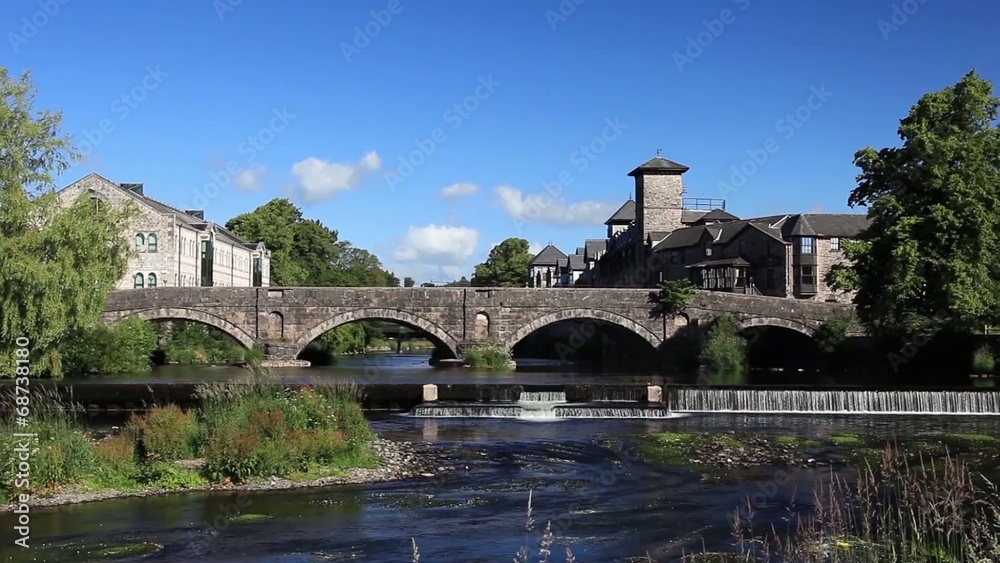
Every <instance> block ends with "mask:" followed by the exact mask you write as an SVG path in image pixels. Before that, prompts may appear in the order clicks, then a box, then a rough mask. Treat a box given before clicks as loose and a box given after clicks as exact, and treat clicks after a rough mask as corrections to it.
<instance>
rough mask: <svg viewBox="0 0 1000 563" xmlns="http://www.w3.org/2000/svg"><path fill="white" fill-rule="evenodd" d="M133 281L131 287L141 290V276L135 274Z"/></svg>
mask: <svg viewBox="0 0 1000 563" xmlns="http://www.w3.org/2000/svg"><path fill="white" fill-rule="evenodd" d="M134 279H135V283H134V284H133V285H132V287H133V288H135V289H142V281H143V277H142V274H136V275H135V278H134Z"/></svg>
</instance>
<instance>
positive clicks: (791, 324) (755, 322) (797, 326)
mask: <svg viewBox="0 0 1000 563" xmlns="http://www.w3.org/2000/svg"><path fill="white" fill-rule="evenodd" d="M736 326H737V327H738V328H739V329H740V330H746V329H748V328H754V327H764V328H766V327H769V326H775V327H782V328H787V329H789V330H794V331H795V332H798V333H801V334H804V335H806V336H808V337H810V338H812V336H813V333H814V332H815V330H814V329H813V328H812V327H810V326H809V325H807V324H805V323H803V322H799V321H793V320H791V319H779V318H775V317H752V318H749V319H744V320H742V321H738V322H737V323H736Z"/></svg>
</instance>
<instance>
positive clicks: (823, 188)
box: [0, 0, 1000, 281]
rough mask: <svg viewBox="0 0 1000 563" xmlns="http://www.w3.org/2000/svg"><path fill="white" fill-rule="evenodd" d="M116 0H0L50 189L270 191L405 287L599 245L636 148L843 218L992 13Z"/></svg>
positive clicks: (189, 202)
mask: <svg viewBox="0 0 1000 563" xmlns="http://www.w3.org/2000/svg"><path fill="white" fill-rule="evenodd" d="M122 6H123V4H121V3H119V2H111V1H108V0H88V1H82V0H48V1H44V0H43V1H39V0H6V1H5V2H3V3H2V4H0V22H3V25H4V26H5V27H6V29H3V31H4V33H5V36H6V40H5V44H4V45H3V46H2V47H0V48H2V49H5V50H6V53H5V55H4V57H3V59H2V60H3V61H4V62H3V64H5V65H7V67H8V68H9V69H10V70H11V71H12V72H14V73H18V74H19V73H20V72H23V71H24V70H29V69H30V70H31V71H32V73H33V79H34V82H35V85H36V86H37V88H38V91H39V92H38V98H37V105H38V106H39V107H40V108H56V109H61V110H62V111H63V112H64V124H65V130H66V131H67V132H69V133H72V134H73V135H74V138H75V140H76V141H77V142H78V144H80V145H81V147H82V148H83V150H84V152H85V153H86V158H85V160H84V161H83V162H82V163H80V164H79V165H77V166H76V167H75V168H74V169H73V170H71V171H70V172H68V173H67V174H66V175H65V176H64V177H63V178H62V179H61V180H60V185H66V184H69V183H70V182H72V181H74V180H76V179H78V178H80V177H82V176H84V175H86V174H87V173H90V172H98V173H100V174H102V175H104V176H105V177H107V178H109V179H111V180H113V181H116V182H142V183H144V184H145V189H146V193H147V194H149V195H151V196H152V197H155V198H157V199H160V200H162V201H165V202H167V203H170V204H172V205H175V206H178V207H182V208H203V209H205V210H206V216H207V217H209V218H211V219H213V220H216V221H218V222H220V223H224V222H225V221H226V220H227V219H229V218H230V217H232V216H234V215H236V214H238V213H242V212H246V211H250V210H252V209H254V208H255V207H257V206H258V205H261V204H263V203H265V202H267V201H269V200H270V199H273V198H275V197H290V198H292V199H293V201H295V202H297V203H298V204H300V205H301V206H302V207H303V209H304V212H305V214H306V216H307V217H309V218H315V219H320V220H321V221H323V222H324V223H325V224H327V225H328V226H330V227H331V228H335V229H337V230H339V231H340V234H341V237H342V238H344V239H348V240H350V241H352V242H353V243H355V244H356V245H358V246H361V247H364V248H367V249H369V250H371V251H373V252H375V253H376V254H377V255H378V256H379V257H380V258H381V259H382V260H383V262H384V263H385V264H386V265H387V266H388V267H389V268H391V269H393V270H394V271H396V272H397V274H398V275H399V276H400V277H401V278H402V277H403V276H406V275H411V276H414V277H416V278H417V279H418V281H426V280H447V279H454V278H456V277H458V276H460V275H468V274H470V272H471V270H472V267H473V266H474V264H476V263H478V262H481V261H482V260H483V259H485V257H486V255H487V254H488V252H489V249H490V246H491V245H492V244H494V243H497V242H499V241H501V240H503V239H504V238H507V237H510V236H519V237H523V238H525V239H528V240H529V241H530V242H532V243H533V247H536V248H537V247H538V245H543V244H545V243H547V242H550V241H551V242H554V243H555V244H556V245H557V246H559V247H561V248H562V249H563V250H564V251H572V249H573V248H575V247H576V246H580V245H582V242H583V240H584V239H585V238H599V237H602V236H603V235H604V232H605V227H604V226H603V222H604V220H605V219H606V218H607V216H608V215H610V214H611V213H612V212H613V211H614V210H615V209H616V208H617V207H618V206H619V205H620V204H621V203H623V202H624V201H625V200H626V199H627V198H628V197H629V195H630V194H631V193H632V190H633V184H632V179H631V178H629V177H627V176H626V174H627V173H628V172H629V171H630V170H631V169H632V168H634V167H635V166H637V165H638V164H641V163H642V162H644V161H646V160H648V159H649V158H651V157H653V156H654V155H655V151H656V149H662V151H663V156H665V157H667V158H670V159H672V160H676V161H678V162H681V163H684V164H686V165H688V166H690V167H691V170H690V172H688V173H687V174H686V175H685V184H686V185H687V187H688V190H689V191H688V194H687V195H688V196H702V197H724V198H725V199H727V201H728V204H727V208H728V210H730V211H731V212H733V213H735V214H737V215H740V216H743V217H750V216H755V215H766V214H775V213H783V212H789V213H794V212H810V211H813V212H816V211H825V212H846V211H850V209H849V208H848V207H847V205H846V202H847V196H848V194H849V192H850V190H851V189H852V188H853V187H854V185H855V175H856V174H857V170H856V169H855V168H854V166H853V164H852V158H853V155H854V152H855V151H856V150H858V149H860V148H862V147H865V146H875V147H879V148H880V147H883V146H887V145H894V144H896V143H897V140H898V139H897V137H896V128H897V125H898V120H899V119H900V118H902V117H904V116H905V115H906V113H907V111H908V109H909V107H910V106H911V105H912V104H913V103H914V102H916V100H917V99H918V98H919V97H920V96H921V95H922V94H924V93H926V92H929V91H932V90H937V89H940V88H943V87H945V86H948V85H950V84H953V83H955V82H957V81H958V80H959V79H960V78H961V77H962V75H963V74H965V73H966V72H968V71H969V70H971V69H972V68H976V69H977V70H978V71H979V72H980V74H982V75H983V76H985V77H986V78H988V79H990V80H993V81H994V82H1000V59H998V58H997V57H996V53H998V52H1000V36H997V35H996V34H995V22H996V21H997V20H998V19H1000V4H997V3H995V2H983V1H972V0H952V1H950V2H943V1H941V0H908V1H907V2H901V1H895V2H893V1H878V0H842V1H839V2H795V1H791V0H772V1H769V2H764V1H763V0H708V1H704V0H701V1H695V0H689V1H677V2H669V3H668V2H653V1H645V0H642V1H628V2H611V1H599V0H563V1H562V2H558V1H556V0H481V1H477V2H464V3H460V2H430V1H421V0H378V1H371V2H368V1H364V2H362V1H338V2H331V1H321V0H302V1H298V2H264V1H250V0H242V1H240V0H216V1H214V2H213V1H212V0H172V1H154V0H150V1H147V2H136V3H129V7H128V8H122ZM880 22H881V23H880ZM699 43H700V44H699ZM817 92H822V93H823V94H822V95H819V94H817ZM809 104H811V105H812V107H811V108H809V107H808V105H809ZM796 112H798V117H797V118H796V117H794V115H795V114H796ZM789 114H792V118H791V119H789ZM102 129H103V130H102ZM769 140H770V141H769ZM765 145H767V146H768V147H769V148H770V152H769V153H766V156H767V159H766V161H762V162H763V163H762V164H759V165H758V164H756V163H752V160H751V161H750V162H747V161H748V160H749V159H751V155H752V154H754V153H756V155H757V157H758V160H761V155H762V152H761V150H762V149H764V147H765ZM421 147H422V148H421ZM581 147H591V148H590V149H587V150H586V152H584V151H581ZM748 151H749V152H748ZM734 167H735V168H737V169H738V168H741V167H743V168H744V169H745V170H746V171H749V172H750V173H749V174H746V175H745V178H740V177H738V176H737V177H735V178H734V176H733V170H734ZM560 177H562V179H563V180H564V182H563V183H562V184H559V182H560ZM567 180H568V181H567ZM546 185H547V186H548V188H546V187H545V186H546ZM552 195H554V196H555V197H552Z"/></svg>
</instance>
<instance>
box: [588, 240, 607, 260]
mask: <svg viewBox="0 0 1000 563" xmlns="http://www.w3.org/2000/svg"><path fill="white" fill-rule="evenodd" d="M583 250H584V252H583V256H584V257H585V258H586V259H587V260H591V259H596V258H597V253H598V252H607V250H608V239H603V238H601V239H587V240H586V242H584V243H583Z"/></svg>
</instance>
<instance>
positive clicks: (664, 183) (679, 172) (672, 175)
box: [628, 151, 689, 240]
mask: <svg viewBox="0 0 1000 563" xmlns="http://www.w3.org/2000/svg"><path fill="white" fill-rule="evenodd" d="M657 152H659V151H657ZM688 170H689V168H688V167H687V166H684V165H683V164H678V163H676V162H674V161H672V160H667V159H665V158H663V157H661V156H656V157H655V158H653V159H652V160H650V161H649V162H647V163H645V164H642V165H641V166H639V167H638V168H636V169H635V170H633V171H631V172H629V173H628V175H629V176H632V177H633V178H635V227H636V230H637V231H638V232H637V234H638V235H639V236H640V237H642V238H640V239H639V240H646V237H647V235H649V233H653V232H670V231H673V230H676V229H679V228H681V227H683V226H684V225H683V224H682V223H681V210H682V209H683V207H684V204H683V199H684V182H683V180H682V177H683V176H684V173H685V172H687V171H688Z"/></svg>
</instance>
